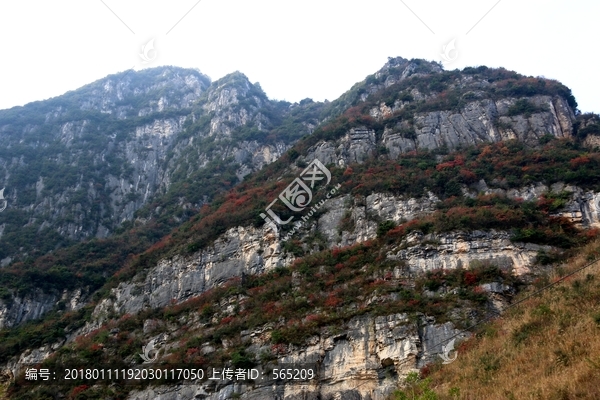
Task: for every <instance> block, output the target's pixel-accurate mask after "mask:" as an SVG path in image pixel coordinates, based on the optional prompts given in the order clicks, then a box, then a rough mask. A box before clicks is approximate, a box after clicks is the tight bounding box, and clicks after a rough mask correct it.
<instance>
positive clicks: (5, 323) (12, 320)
mask: <svg viewBox="0 0 600 400" xmlns="http://www.w3.org/2000/svg"><path fill="white" fill-rule="evenodd" d="M85 300H86V292H85V288H83V289H77V290H74V291H72V292H69V291H66V290H65V291H64V292H63V293H62V294H61V295H56V294H48V293H44V292H42V291H41V290H38V291H35V292H34V293H30V294H28V295H25V296H14V297H13V298H12V299H10V300H8V301H7V300H0V329H4V328H10V327H13V326H16V325H18V324H20V323H23V322H27V321H31V320H35V319H38V318H40V317H42V316H43V315H44V314H46V313H47V312H49V311H51V310H53V309H55V307H56V306H57V303H58V304H60V306H59V308H60V309H61V310H65V311H73V310H77V309H79V308H80V307H82V306H83V305H84V304H85Z"/></svg>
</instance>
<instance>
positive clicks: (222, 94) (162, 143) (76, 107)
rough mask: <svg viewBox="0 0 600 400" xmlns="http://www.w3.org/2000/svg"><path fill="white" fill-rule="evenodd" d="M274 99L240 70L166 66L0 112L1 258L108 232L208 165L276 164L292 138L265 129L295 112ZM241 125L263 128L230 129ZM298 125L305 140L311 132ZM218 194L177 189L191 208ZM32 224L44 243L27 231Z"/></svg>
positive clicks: (246, 168) (240, 172)
mask: <svg viewBox="0 0 600 400" xmlns="http://www.w3.org/2000/svg"><path fill="white" fill-rule="evenodd" d="M276 104H277V103H276V102H273V101H271V100H269V99H268V98H267V97H266V95H265V94H264V93H263V92H262V90H261V89H260V87H259V86H257V85H253V84H251V83H250V82H249V81H248V79H247V78H246V77H245V76H244V75H243V74H241V73H234V74H231V75H230V76H227V77H225V78H223V79H221V80H219V81H216V82H214V83H211V81H210V79H209V78H208V77H206V76H204V75H202V74H201V73H200V72H198V71H196V70H188V69H182V68H172V67H164V68H162V67H161V68H156V69H150V70H144V71H141V72H133V71H129V72H125V73H121V74H116V75H112V76H109V77H107V78H104V79H102V80H99V81H97V82H95V83H92V84H90V85H88V86H85V87H83V88H81V89H78V90H76V91H73V92H69V93H67V94H65V95H63V96H59V97H57V98H54V99H50V100H47V101H43V102H38V103H32V104H28V105H26V106H24V107H16V108H13V109H11V110H0V140H1V141H2V143H3V144H4V147H3V150H2V151H0V184H1V186H0V187H5V191H4V197H5V198H6V200H7V209H6V210H5V211H4V212H3V213H0V226H1V228H0V243H2V246H0V262H1V263H2V265H3V266H6V265H9V264H10V263H12V262H15V261H16V260H19V259H22V258H23V257H25V256H27V255H35V256H38V255H40V254H43V253H44V252H48V251H49V250H52V249H55V248H60V247H64V246H67V245H69V244H73V243H75V242H77V241H81V240H85V239H92V238H106V237H108V236H110V235H112V234H114V233H115V231H116V230H118V229H119V228H120V227H121V226H122V224H123V223H124V222H129V223H132V222H133V221H134V220H135V219H136V216H135V212H136V211H138V210H139V209H140V208H142V207H144V206H146V205H148V204H150V203H152V202H153V201H157V199H160V196H162V195H165V194H170V192H171V191H172V188H173V185H174V184H177V183H180V184H181V183H182V181H185V180H186V179H191V177H192V175H193V174H197V173H199V171H202V170H203V169H209V170H210V169H211V168H217V167H218V166H221V167H223V166H226V167H234V168H235V169H237V173H236V175H237V179H238V180H241V179H243V177H244V176H245V175H247V174H249V173H251V172H253V171H257V170H259V169H260V168H262V167H263V166H264V165H266V164H269V163H271V162H273V161H275V160H276V159H278V158H279V157H280V156H281V155H282V154H283V153H285V151H287V150H288V148H289V147H290V145H291V143H293V139H290V140H286V137H285V136H281V137H279V138H278V139H272V138H267V134H266V133H265V134H262V133H264V132H268V131H269V130H270V129H273V128H275V127H277V124H278V123H281V118H283V117H284V116H285V115H286V113H288V110H287V109H286V108H285V107H278V106H276ZM298 107H299V108H302V106H298ZM266 114H269V116H267V115H266ZM310 122H312V123H318V121H314V120H311V121H310ZM244 127H247V128H248V129H251V128H252V129H253V130H252V131H251V133H252V134H253V135H254V136H252V135H247V136H246V137H237V136H236V137H232V135H233V134H235V133H236V132H238V131H239V130H241V129H243V128H244ZM250 127H251V128H250ZM298 127H302V125H300V124H299V125H297V128H298ZM298 129H300V132H294V133H295V134H296V135H297V136H298V137H300V136H302V135H303V134H305V133H308V132H309V128H308V127H306V130H305V131H303V130H302V129H303V128H302V129H301V128H298ZM207 175H208V176H211V175H212V174H211V172H207ZM230 183H235V182H230ZM201 189H204V188H201ZM211 190H212V191H211ZM214 192H216V189H214V188H213V189H210V188H208V189H205V190H204V192H203V193H202V195H199V196H198V198H196V199H189V198H187V197H189V196H186V195H183V194H178V193H176V194H174V196H175V197H176V198H178V200H179V202H178V206H179V207H180V208H181V210H189V209H197V208H199V207H201V206H202V205H203V204H204V203H205V202H207V201H210V199H211V198H212V196H213V195H214V194H215V193H214ZM163 208H164V207H163ZM153 211H155V210H153ZM155 214H156V215H157V216H160V209H159V210H157V211H156V212H155ZM175 220H176V221H177V220H179V221H181V219H178V218H177V217H176V218H175ZM146 221H147V217H145V218H140V219H139V220H138V222H141V223H145V222H146ZM23 226H25V227H26V228H27V234H29V235H30V236H31V235H34V236H35V235H36V234H37V235H41V237H42V238H43V240H42V241H43V242H45V243H44V244H45V245H46V247H47V248H43V249H42V248H40V246H36V245H35V244H34V241H31V240H25V239H24V238H20V235H21V233H22V231H23V230H22V228H23ZM32 253H33V254H32Z"/></svg>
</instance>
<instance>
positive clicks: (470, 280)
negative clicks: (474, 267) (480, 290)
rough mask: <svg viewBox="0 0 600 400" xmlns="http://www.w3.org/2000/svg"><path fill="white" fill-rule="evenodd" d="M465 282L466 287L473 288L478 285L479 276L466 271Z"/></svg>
mask: <svg viewBox="0 0 600 400" xmlns="http://www.w3.org/2000/svg"><path fill="white" fill-rule="evenodd" d="M463 280H464V282H465V285H467V286H472V285H474V284H475V283H477V275H476V274H475V273H474V272H471V271H465V274H464V277H463Z"/></svg>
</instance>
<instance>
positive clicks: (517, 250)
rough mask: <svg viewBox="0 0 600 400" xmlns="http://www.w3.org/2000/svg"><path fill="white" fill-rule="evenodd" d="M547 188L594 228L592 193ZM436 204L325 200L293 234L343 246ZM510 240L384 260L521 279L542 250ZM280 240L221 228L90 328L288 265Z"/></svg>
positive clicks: (441, 240)
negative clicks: (488, 269) (485, 268)
mask: <svg viewBox="0 0 600 400" xmlns="http://www.w3.org/2000/svg"><path fill="white" fill-rule="evenodd" d="M481 184H482V185H484V184H485V183H484V182H483V183H481ZM548 189H550V188H547V187H545V186H544V185H537V186H536V185H533V186H531V187H526V188H522V189H520V190H511V191H505V194H506V195H507V196H511V197H520V198H525V199H532V198H537V197H539V196H540V195H541V194H543V193H544V192H546V191H547V190H548ZM553 189H556V190H568V191H570V192H571V193H572V198H571V200H570V201H569V202H568V203H567V205H566V206H565V210H564V211H563V213H564V215H565V216H572V217H573V218H574V221H576V222H577V221H579V222H580V223H581V224H582V225H584V226H596V225H598V224H599V222H600V214H599V211H600V210H599V209H598V201H599V199H600V194H598V193H592V192H584V191H582V190H581V189H579V188H576V187H565V186H564V185H563V186H561V185H556V186H555V187H554V188H553ZM497 190H502V189H494V190H490V189H488V191H489V192H490V193H491V192H493V191H497ZM438 201H439V200H438V199H437V198H436V197H435V196H434V195H433V194H430V195H429V196H428V197H425V198H420V199H414V198H403V197H396V196H392V195H388V194H381V193H380V194H372V195H369V196H366V197H365V198H363V199H355V200H354V203H352V202H349V198H348V196H341V197H337V198H332V199H330V200H328V201H327V202H326V203H325V205H324V208H325V212H324V213H323V214H322V215H321V216H320V217H319V218H318V219H315V220H313V221H311V222H310V224H309V226H308V227H307V229H306V230H305V231H304V232H298V233H297V235H299V237H301V236H302V235H309V234H311V233H312V232H315V231H318V232H320V233H321V234H322V235H323V236H324V237H325V238H327V240H328V242H329V243H328V245H329V246H331V247H333V246H340V245H341V246H345V245H348V244H352V243H356V242H361V241H365V240H368V239H372V238H374V237H375V236H376V231H377V226H378V224H379V221H382V220H392V221H395V222H400V221H401V220H411V219H414V218H416V217H418V216H424V215H427V214H428V213H431V212H433V211H434V210H435V204H436V203H437V202H438ZM344 215H351V218H352V221H353V226H354V227H353V230H352V231H343V230H341V229H340V227H339V225H340V221H341V219H342V217H343V216H344ZM510 236H511V234H510V233H509V232H503V231H473V232H450V233H442V234H429V235H422V234H419V233H415V234H413V235H410V236H409V237H407V238H406V240H405V241H404V242H402V243H401V244H400V245H399V246H398V248H396V249H393V250H391V251H390V252H389V253H388V258H390V259H393V260H405V261H406V263H407V265H408V266H409V269H410V271H411V272H412V273H414V274H418V273H421V272H423V271H428V270H433V269H437V268H446V269H453V268H460V267H463V268H467V267H468V266H469V264H470V263H471V262H474V261H475V262H491V263H493V264H495V265H498V266H500V267H502V268H504V269H506V270H512V271H513V272H514V273H515V274H518V275H521V274H524V273H526V272H529V266H530V265H531V263H532V262H533V260H534V258H535V256H536V255H537V253H538V251H540V250H548V249H549V248H548V247H545V246H538V245H534V244H523V243H513V242H512V241H511V240H510ZM283 238H284V235H283V234H276V233H274V232H273V231H272V230H270V229H269V228H268V227H266V226H263V227H261V228H254V227H237V228H232V229H229V230H228V231H227V232H226V233H225V234H224V235H222V236H221V237H220V238H219V239H217V240H216V241H215V242H214V244H213V245H211V246H209V247H207V248H205V249H203V250H201V251H198V252H197V253H195V254H194V255H192V256H189V257H183V256H176V257H174V258H171V259H164V260H161V261H160V262H159V263H158V265H157V266H156V267H154V268H152V269H150V270H149V271H148V272H147V273H145V274H144V275H140V277H139V278H135V279H133V280H132V281H131V282H127V283H121V284H120V285H119V286H118V287H117V288H116V289H113V291H112V295H111V296H110V298H107V299H105V300H103V301H102V302H101V303H100V304H99V305H98V306H97V307H96V310H95V312H94V315H95V317H96V319H97V322H96V323H98V322H99V321H101V320H103V319H104V318H106V317H107V316H109V315H114V314H123V313H136V312H138V311H140V310H141V309H143V308H147V307H163V306H166V305H168V304H171V303H172V302H180V301H183V300H185V299H188V298H189V297H191V296H195V295H198V294H200V293H202V292H204V291H205V290H207V289H209V288H211V287H214V286H215V285H218V284H220V283H222V282H224V281H226V280H227V279H230V278H233V277H236V276H241V275H242V274H257V273H262V272H266V271H269V270H272V269H274V268H276V267H278V266H289V265H290V264H291V262H292V261H293V260H294V259H295V257H294V256H293V255H292V254H290V253H287V252H285V251H284V243H283ZM396 274H400V271H396ZM93 326H95V324H93Z"/></svg>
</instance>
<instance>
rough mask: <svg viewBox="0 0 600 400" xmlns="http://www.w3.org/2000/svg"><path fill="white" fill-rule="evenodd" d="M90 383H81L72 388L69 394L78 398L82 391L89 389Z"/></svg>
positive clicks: (72, 397)
mask: <svg viewBox="0 0 600 400" xmlns="http://www.w3.org/2000/svg"><path fill="white" fill-rule="evenodd" d="M88 387H89V386H88V385H79V386H76V387H74V388H73V390H71V394H70V395H69V398H70V399H74V398H76V397H77V396H78V395H79V394H80V393H82V392H85V391H86V390H87V389H88Z"/></svg>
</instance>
